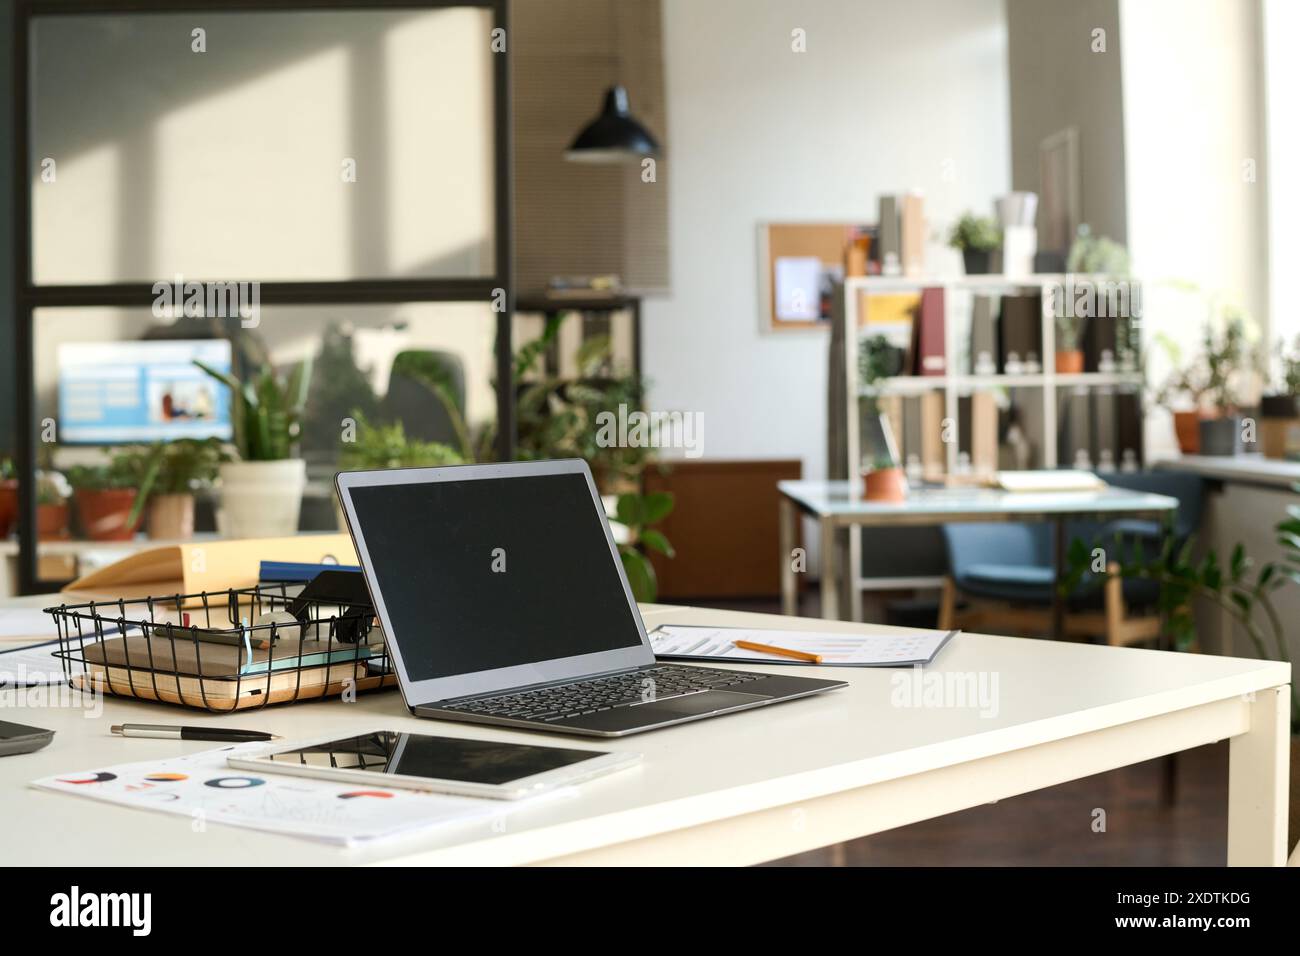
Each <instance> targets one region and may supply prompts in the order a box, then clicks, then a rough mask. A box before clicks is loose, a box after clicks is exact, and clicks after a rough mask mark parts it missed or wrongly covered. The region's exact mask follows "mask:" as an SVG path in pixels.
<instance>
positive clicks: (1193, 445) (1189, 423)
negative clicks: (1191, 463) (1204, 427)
mask: <svg viewBox="0 0 1300 956" xmlns="http://www.w3.org/2000/svg"><path fill="white" fill-rule="evenodd" d="M1205 417H1206V414H1205V412H1202V411H1194V412H1174V435H1175V436H1176V437H1177V438H1178V450H1179V451H1181V452H1182V453H1183V454H1184V455H1196V454H1199V453H1200V451H1201V419H1202V418H1205Z"/></svg>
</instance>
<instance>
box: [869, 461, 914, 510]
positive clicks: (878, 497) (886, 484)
mask: <svg viewBox="0 0 1300 956" xmlns="http://www.w3.org/2000/svg"><path fill="white" fill-rule="evenodd" d="M862 485H863V494H864V495H865V496H866V499H867V500H868V501H904V500H906V499H907V475H906V474H905V473H904V472H903V469H902V468H901V467H899V464H898V462H897V461H896V460H895V459H894V457H893V456H891V455H882V456H880V457H878V458H876V459H875V461H873V462H872V465H871V468H870V469H869V470H868V471H867V472H866V473H865V474H864V475H863V476H862Z"/></svg>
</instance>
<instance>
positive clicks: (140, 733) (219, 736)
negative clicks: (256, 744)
mask: <svg viewBox="0 0 1300 956" xmlns="http://www.w3.org/2000/svg"><path fill="white" fill-rule="evenodd" d="M110 729H111V730H112V731H113V733H115V734H117V735H118V736H119V737H161V738H163V739H165V740H220V741H222V742H224V743H243V742H245V741H249V740H279V739H280V738H279V736H278V735H276V734H264V733H262V731H260V730H225V729H223V728H221V727H177V726H173V725H171V724H114V725H113V726H112V728H110Z"/></svg>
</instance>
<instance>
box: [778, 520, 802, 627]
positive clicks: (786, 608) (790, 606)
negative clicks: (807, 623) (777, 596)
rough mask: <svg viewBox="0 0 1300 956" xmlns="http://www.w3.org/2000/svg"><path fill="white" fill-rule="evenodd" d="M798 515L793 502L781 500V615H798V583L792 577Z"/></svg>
mask: <svg viewBox="0 0 1300 956" xmlns="http://www.w3.org/2000/svg"><path fill="white" fill-rule="evenodd" d="M798 522H799V514H798V512H797V511H795V507H794V502H793V501H791V500H790V499H789V498H786V497H784V496H782V498H781V517H780V542H781V613H782V614H787V615H789V614H798V613H799V590H798V587H799V585H798V582H797V581H796V580H795V576H794V548H795V544H794V541H795V535H796V534H797V533H798V529H799V525H798Z"/></svg>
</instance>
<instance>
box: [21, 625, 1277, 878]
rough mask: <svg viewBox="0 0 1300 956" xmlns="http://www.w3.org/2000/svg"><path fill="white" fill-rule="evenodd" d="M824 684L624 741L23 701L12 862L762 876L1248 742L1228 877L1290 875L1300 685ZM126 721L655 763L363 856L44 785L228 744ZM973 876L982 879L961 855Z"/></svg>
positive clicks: (957, 667) (1150, 681) (1080, 673)
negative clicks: (498, 744)
mask: <svg viewBox="0 0 1300 956" xmlns="http://www.w3.org/2000/svg"><path fill="white" fill-rule="evenodd" d="M25 600H27V601H32V600H33V599H25ZM37 603H39V601H38V602H37ZM644 612H645V617H646V621H647V624H648V625H649V626H654V625H656V624H661V623H671V622H677V623H697V624H719V625H720V624H728V625H746V624H747V625H751V626H752V625H767V626H778V627H783V628H800V627H802V628H808V629H834V630H842V631H856V630H870V629H871V628H872V625H864V624H849V623H839V622H829V621H818V620H808V619H801V618H789V617H776V616H769V615H758V614H741V613H733V612H724V611H707V610H698V609H690V608H671V607H663V606H648V607H646V608H645V609H644ZM826 670H827V671H829V673H828V674H827V675H826V676H834V677H840V678H843V679H844V680H847V681H849V683H850V686H849V687H848V688H846V689H843V690H838V691H833V692H831V693H828V694H823V695H820V696H818V697H815V698H810V699H807V700H802V701H792V702H789V703H785V704H779V705H776V706H773V707H771V708H765V709H762V710H757V711H751V712H748V713H741V714H734V715H731V716H727V717H720V718H713V719H709V720H703V721H699V722H697V723H693V724H684V725H681V726H678V727H673V728H669V729H667V730H661V731H655V732H651V733H647V734H642V735H639V736H633V737H626V738H621V739H616V740H609V741H597V740H586V739H583V738H566V737H560V736H552V735H541V734H528V733H520V732H512V731H501V730H492V729H489V728H486V727H474V726H471V725H468V724H452V723H435V722H433V721H427V720H418V719H415V718H413V717H410V716H409V715H408V714H407V713H406V711H405V709H404V708H403V706H402V702H401V698H400V696H399V694H398V693H396V692H386V693H380V694H371V695H362V696H361V697H360V698H359V699H358V700H357V701H356V702H355V703H352V704H347V703H343V702H341V701H329V702H325V703H314V704H302V705H287V706H281V707H269V708H267V709H266V710H263V711H252V712H246V713H243V714H231V715H227V716H221V717H213V716H207V715H202V714H199V713H197V712H194V711H189V710H183V709H179V708H172V707H161V706H156V705H154V706H150V705H146V704H142V703H135V702H131V701H123V700H119V699H116V698H107V699H106V700H105V701H104V709H103V713H102V715H101V716H100V717H98V718H97V719H88V718H86V717H85V716H83V713H82V712H81V711H79V710H77V709H74V708H72V707H58V708H41V709H29V708H23V707H17V708H15V707H14V706H13V702H14V693H15V692H14V691H0V705H3V706H0V716H2V717H3V718H4V719H9V720H16V721H19V722H21V723H28V724H35V725H37V726H43V727H51V728H54V729H56V730H57V731H58V733H57V735H56V737H55V738H54V742H53V744H51V745H50V746H49V747H48V748H46V749H45V750H43V751H40V752H38V753H35V754H30V755H25V756H19V757H6V758H2V759H0V820H3V821H4V822H5V827H4V836H3V838H0V862H3V863H9V864H33V863H40V864H59V865H94V864H101V865H102V864H123V863H148V864H153V865H162V866H170V865H235V864H249V863H276V864H293V865H311V864H320V865H340V864H345V863H374V862H387V863H403V864H521V863H564V864H572V863H605V864H624V863H626V864H632V863H636V864H687V863H694V864H749V863H757V862H761V861H764V860H769V859H776V858H779V857H783V856H787V855H790V854H793V853H798V852H802V851H805V850H810V849H814V848H816V847H821V846H826V845H829V844H833V843H838V842H841V841H844V840H849V839H852V838H855V837H860V836H864V835H867V834H871V833H878V832H880V831H882V830H888V829H891V828H894V827H898V826H903V825H905V824H908V823H914V822H916V821H918V820H924V819H928V818H931V817H936V816H940V815H942V814H946V813H951V812H953V811H956V810H961V809H965V808H967V807H973V806H977V805H979V804H982V803H987V802H990V801H993V800H999V799H1004V798H1007V797H1011V796H1014V795H1015V794H1018V793H1024V792H1027V791H1030V790H1036V789H1040V788H1042V787H1048V786H1052V785H1054V784H1058V783H1062V782H1064V781H1067V780H1072V779H1077V778H1080V777H1085V776H1088V775H1090V774H1094V773H1099V772H1101V771H1105V770H1110V769H1113V768H1115V767H1120V766H1124V765H1127V764H1132V763H1137V762H1139V761H1143V760H1148V759H1151V758H1153V757H1157V756H1160V755H1162V754H1166V753H1172V752H1174V751H1178V750H1185V749H1188V748H1191V747H1196V746H1200V745H1202V744H1206V743H1211V742H1214V741H1216V740H1221V739H1223V738H1231V739H1232V744H1231V770H1230V782H1229V804H1230V807H1229V826H1228V853H1227V859H1228V862H1230V863H1233V864H1281V863H1283V862H1284V861H1285V857H1284V853H1285V847H1284V845H1283V844H1284V840H1285V830H1286V806H1287V802H1286V801H1287V793H1286V790H1287V779H1288V777H1287V761H1288V730H1287V701H1288V697H1287V694H1288V688H1287V687H1286V684H1287V682H1288V681H1289V679H1290V667H1289V665H1286V664H1280V663H1275V662H1270V661H1253V660H1240V659H1235V658H1219V657H1210V656H1205V655H1196V654H1174V653H1167V652H1161V651H1147V650H1136V649H1120V648H1109V647H1100V646H1090V645H1080V644H1064V643H1055V642H1048V641H1033V640H1023V639H1018V638H1009V637H990V636H983V635H974V634H962V635H958V636H957V637H956V638H954V640H953V641H952V642H951V643H950V644H949V646H948V647H947V648H945V649H944V651H943V652H942V654H941V656H940V657H939V658H938V660H937V661H936V663H935V665H934V666H933V667H932V668H929V669H927V670H926V671H925V673H927V674H943V675H956V676H957V677H961V676H962V675H967V676H970V675H979V674H981V673H983V674H985V675H987V676H992V675H996V676H997V680H998V691H999V693H998V697H997V713H996V715H994V716H989V717H981V716H980V715H979V713H978V711H977V710H974V709H958V708H947V709H945V708H935V707H928V708H927V707H920V708H904V707H896V706H894V705H893V704H892V703H891V696H892V694H893V684H892V680H893V679H894V678H895V676H896V675H905V676H907V677H912V676H913V672H911V671H898V670H893V669H875V668H873V669H862V668H839V669H833V668H827V669H826ZM123 721H140V722H154V723H158V722H173V723H181V722H185V723H200V722H201V723H212V724H225V725H228V726H244V727H254V728H261V729H266V730H269V731H273V732H275V733H278V734H282V735H284V736H286V737H288V738H294V737H305V736H309V735H316V734H324V733H331V732H334V731H337V732H338V733H339V734H340V735H342V734H345V733H354V732H358V731H362V730H371V729H378V728H383V727H387V728H393V729H400V730H408V731H422V732H436V733H441V734H448V735H457V736H472V737H492V738H499V739H503V740H529V741H541V742H544V743H545V742H550V743H556V744H561V743H564V744H573V745H575V746H592V747H596V748H601V747H606V748H611V749H620V750H636V751H640V752H641V753H643V754H645V760H644V762H643V764H642V765H641V766H640V767H638V768H635V769H633V770H629V771H625V772H622V773H618V774H615V775H612V776H609V777H606V778H604V779H601V780H596V781H592V782H591V783H589V784H585V785H584V786H583V787H582V788H581V794H580V796H578V797H577V798H576V799H572V800H565V801H556V802H553V803H550V804H546V805H541V806H538V807H536V808H533V809H529V810H523V811H520V812H519V813H517V814H515V815H512V816H510V817H509V818H507V820H506V824H507V829H506V831H505V832H500V833H493V832H491V831H490V829H489V828H488V826H487V825H486V824H480V823H475V824H472V825H469V826H467V827H466V828H465V829H462V830H460V831H457V832H455V833H451V834H449V833H443V834H441V835H439V836H435V837H432V838H426V839H424V840H422V841H421V840H416V841H410V842H402V843H399V844H396V845H390V846H389V847H387V848H382V849H370V850H359V851H347V850H342V849H338V848H333V847H326V846H322V845H317V844H313V843H310V842H307V841H305V840H296V839H292V838H289V837H277V836H271V835H267V834H261V833H255V832H253V831H250V830H242V829H235V828H228V827H220V826H215V825H213V826H210V827H209V828H208V830H207V832H204V833H196V832H194V831H193V830H192V829H191V826H190V821H189V820H187V819H178V818H174V817H169V816H166V815H163V814H151V813H146V812H142V811H135V810H129V809H123V808H121V807H114V806H110V805H107V804H101V803H97V802H95V801H91V800H83V799H78V798H77V797H73V796H68V795H64V794H56V793H46V792H41V791H37V790H33V789H31V788H29V787H27V786H26V784H27V783H28V781H31V780H34V779H36V778H38V777H43V776H46V775H50V774H55V773H62V772H67V771H72V770H85V769H89V768H92V767H95V766H107V765H110V764H115V763H124V762H127V761H133V760H143V759H148V758H149V757H151V756H170V755H173V754H179V753H186V752H193V751H196V750H202V749H204V748H206V747H210V746H212V745H211V744H204V743H198V742H179V741H162V740H140V739H129V740H128V739H121V738H113V737H110V736H109V730H108V728H109V725H110V724H112V723H121V722H123ZM954 861H955V862H957V861H962V858H961V856H960V851H956V852H955V853H954ZM964 862H972V863H974V862H978V861H977V860H970V861H964Z"/></svg>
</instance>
